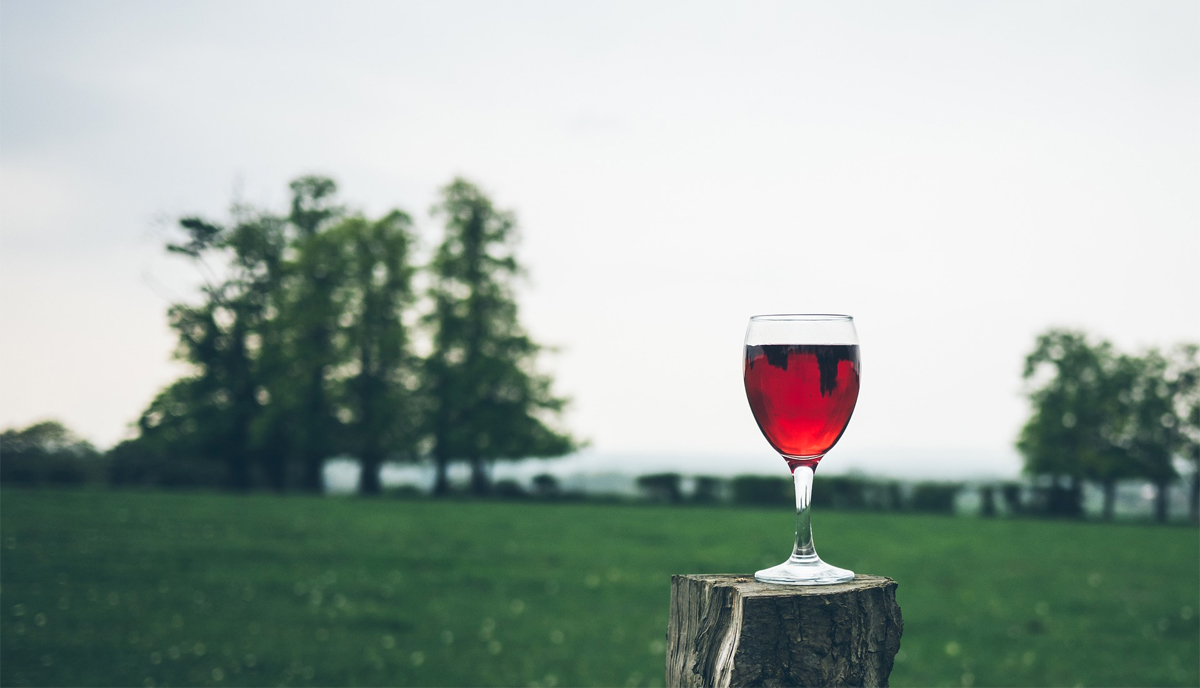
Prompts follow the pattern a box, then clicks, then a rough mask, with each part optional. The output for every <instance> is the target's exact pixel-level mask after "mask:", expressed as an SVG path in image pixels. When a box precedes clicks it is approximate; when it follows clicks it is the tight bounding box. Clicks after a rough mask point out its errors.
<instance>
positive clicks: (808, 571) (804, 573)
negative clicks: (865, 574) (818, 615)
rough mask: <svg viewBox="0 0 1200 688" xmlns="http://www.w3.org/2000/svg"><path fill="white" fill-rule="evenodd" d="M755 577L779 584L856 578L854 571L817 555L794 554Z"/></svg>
mask: <svg viewBox="0 0 1200 688" xmlns="http://www.w3.org/2000/svg"><path fill="white" fill-rule="evenodd" d="M754 578H755V580H758V581H761V582H763V583H776V584H778V585H833V584H834V583H846V582H849V581H852V580H854V572H853V571H847V570H846V569H839V568H838V567H836V566H830V565H829V564H826V563H825V562H823V561H821V558H820V557H817V556H813V557H797V556H792V557H791V558H789V559H788V560H787V561H785V562H783V563H782V564H780V565H778V566H772V567H771V568H769V569H763V570H762V571H758V572H757V573H755V574H754Z"/></svg>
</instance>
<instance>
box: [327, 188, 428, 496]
mask: <svg viewBox="0 0 1200 688" xmlns="http://www.w3.org/2000/svg"><path fill="white" fill-rule="evenodd" d="M411 227H412V220H411V218H409V216H408V215H406V214H405V213H403V212H400V211H398V210H396V211H392V212H391V213H388V214H387V215H385V216H384V217H383V218H381V219H379V220H377V221H375V222H370V221H368V220H367V219H365V218H363V217H358V216H355V217H350V218H347V219H346V220H345V221H344V222H342V223H341V225H339V226H338V227H337V228H335V229H334V230H332V233H333V235H334V240H335V241H337V242H338V243H339V244H341V245H342V246H343V247H345V249H346V252H347V256H346V264H347V266H348V267H347V270H346V276H345V289H346V290H347V294H348V295H347V296H346V297H345V299H346V302H347V308H346V311H345V315H346V318H347V320H348V321H349V323H348V325H346V327H345V328H344V329H345V333H346V337H345V343H346V345H347V347H348V348H349V351H348V352H347V355H348V356H347V357H348V358H350V360H352V361H353V366H352V369H356V372H355V373H354V374H352V376H351V377H350V378H349V379H347V380H346V385H345V392H346V394H345V396H346V400H347V411H348V412H349V413H348V415H350V416H351V417H353V419H354V420H353V422H352V423H351V429H352V436H353V439H352V441H351V442H350V449H351V450H352V451H354V452H355V453H357V455H358V457H359V460H360V461H361V463H362V471H361V472H360V473H359V475H360V478H359V491H360V492H362V493H363V494H378V493H379V492H380V489H381V485H380V478H379V471H380V467H381V466H382V465H383V461H384V459H385V458H386V457H387V456H388V455H389V454H406V455H407V456H406V458H408V459H410V460H413V459H415V456H416V448H417V443H418V441H419V432H420V427H419V426H420V423H419V417H420V413H421V409H420V408H419V405H418V402H417V399H416V392H417V387H418V383H417V369H416V368H417V366H416V361H415V359H414V357H413V356H412V354H411V353H409V349H408V343H409V333H408V329H407V327H406V326H405V322H404V318H405V312H406V310H407V309H408V308H409V306H410V305H411V304H412V301H413V291H412V276H413V269H412V267H411V265H410V264H409V254H410V252H411V247H412V245H413V242H414V239H413V235H412V233H411Z"/></svg>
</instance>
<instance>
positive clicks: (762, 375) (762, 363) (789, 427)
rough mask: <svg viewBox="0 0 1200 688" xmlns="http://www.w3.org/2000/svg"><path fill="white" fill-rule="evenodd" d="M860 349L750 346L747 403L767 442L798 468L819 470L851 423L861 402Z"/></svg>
mask: <svg viewBox="0 0 1200 688" xmlns="http://www.w3.org/2000/svg"><path fill="white" fill-rule="evenodd" d="M858 364H859V361H858V346H857V345H852V344H761V345H754V346H747V347H746V363H745V369H744V377H745V383H746V398H747V399H748V400H749V401H750V410H751V411H753V412H754V420H755V421H757V422H758V427H759V429H761V430H762V433H763V435H765V436H766V438H767V441H768V442H770V443H771V446H772V447H774V448H775V451H777V452H779V453H780V454H782V455H783V456H784V458H785V459H787V461H788V463H789V464H790V465H791V466H792V468H793V469H794V468H795V467H796V466H798V465H802V464H807V465H810V466H814V467H815V466H816V463H817V461H820V459H821V456H823V455H824V454H825V452H827V451H829V449H830V448H831V447H833V445H834V444H836V443H837V441H838V439H839V438H840V437H841V436H842V433H843V432H844V431H845V430H846V424H847V423H849V422H850V415H851V414H852V413H854V404H855V402H857V401H858Z"/></svg>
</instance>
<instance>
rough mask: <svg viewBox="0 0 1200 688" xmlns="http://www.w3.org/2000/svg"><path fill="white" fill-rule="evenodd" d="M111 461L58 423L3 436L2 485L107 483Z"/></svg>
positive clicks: (0, 456)
mask: <svg viewBox="0 0 1200 688" xmlns="http://www.w3.org/2000/svg"><path fill="white" fill-rule="evenodd" d="M107 472H108V462H107V461H106V460H105V458H104V457H103V456H101V455H100V453H99V452H97V451H96V449H95V447H93V446H92V445H91V444H90V443H88V442H87V441H85V440H82V439H80V438H79V437H78V436H76V435H75V433H73V432H71V431H70V430H68V429H67V427H66V426H65V425H63V424H62V423H59V422H58V421H53V420H49V421H42V422H40V423H34V424H32V425H30V426H28V427H25V428H23V429H20V430H17V429H11V430H5V431H4V433H3V434H0V483H2V484H4V485H41V484H55V485H80V484H83V483H100V482H103V481H104V480H105V478H106V477H107V475H106V474H107Z"/></svg>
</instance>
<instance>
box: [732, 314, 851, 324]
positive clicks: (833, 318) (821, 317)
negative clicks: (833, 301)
mask: <svg viewBox="0 0 1200 688" xmlns="http://www.w3.org/2000/svg"><path fill="white" fill-rule="evenodd" d="M853 320H854V318H853V317H851V316H849V315H841V314H840V313H768V314H765V315H752V316H750V322H756V321H757V322H852V321H853Z"/></svg>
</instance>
